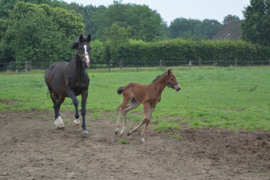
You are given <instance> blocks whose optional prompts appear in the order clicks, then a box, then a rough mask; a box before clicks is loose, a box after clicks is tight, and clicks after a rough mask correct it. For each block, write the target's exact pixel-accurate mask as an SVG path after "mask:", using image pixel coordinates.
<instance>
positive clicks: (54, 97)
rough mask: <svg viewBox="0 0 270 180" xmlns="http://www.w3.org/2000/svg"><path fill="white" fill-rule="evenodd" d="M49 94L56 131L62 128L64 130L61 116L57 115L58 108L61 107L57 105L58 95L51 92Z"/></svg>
mask: <svg viewBox="0 0 270 180" xmlns="http://www.w3.org/2000/svg"><path fill="white" fill-rule="evenodd" d="M50 94H51V99H52V101H53V104H54V106H53V108H54V113H55V116H54V117H55V120H54V125H55V126H56V128H58V129H63V128H65V124H64V122H63V119H62V118H61V116H60V114H59V107H60V105H61V104H60V105H59V102H58V98H59V95H58V94H56V92H55V91H53V90H51V91H50ZM61 103H62V102H61Z"/></svg>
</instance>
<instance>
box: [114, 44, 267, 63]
mask: <svg viewBox="0 0 270 180" xmlns="http://www.w3.org/2000/svg"><path fill="white" fill-rule="evenodd" d="M116 57H117V59H116V60H114V61H119V60H120V59H122V60H123V61H159V60H165V61H189V60H199V59H201V60H202V61H217V60H222V61H233V60H235V59H238V60H239V61H241V60H242V61H262V60H268V59H270V48H269V47H266V46H261V45H257V44H251V43H248V42H245V41H237V42H234V41H225V40H222V41H210V40H209V41H191V40H183V39H173V40H169V41H168V40H166V41H162V42H143V41H136V40H130V41H129V43H126V44H123V45H120V46H119V48H118V49H117V55H116Z"/></svg>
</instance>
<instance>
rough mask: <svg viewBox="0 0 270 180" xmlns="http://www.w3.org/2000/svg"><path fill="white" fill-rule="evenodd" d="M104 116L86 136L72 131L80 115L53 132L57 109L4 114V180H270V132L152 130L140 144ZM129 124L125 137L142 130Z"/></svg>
mask: <svg viewBox="0 0 270 180" xmlns="http://www.w3.org/2000/svg"><path fill="white" fill-rule="evenodd" d="M90 113H91V112H89V111H88V112H87V114H88V115H89V114H90ZM99 113H100V114H101V116H100V117H98V118H97V120H95V121H90V120H88V121H87V125H88V127H87V128H88V130H89V133H90V135H88V136H85V135H81V134H80V132H81V130H80V129H75V127H73V126H72V122H73V120H74V112H73V111H61V115H62V117H63V119H64V120H65V124H66V128H65V129H64V130H56V129H55V127H54V126H53V117H54V112H52V111H43V112H36V111H33V112H7V111H4V112H0V122H1V124H0V125H1V132H0V133H1V141H0V147H1V148H0V154H1V155H0V158H1V159H0V160H1V164H0V179H3V180H5V179H7V180H10V179H16V180H17V179H23V180H25V179H36V180H37V179H105V180H110V179H112V180H113V179H129V180H132V179H162V180H164V179H196V180H198V179H252V180H254V179H256V180H258V179H264V180H269V179H270V132H237V133H233V132H231V131H228V130H222V129H201V130H197V129H187V128H184V127H183V128H182V129H181V130H168V131H156V130H154V129H153V128H152V127H151V126H153V124H150V127H149V128H148V129H147V131H146V143H145V144H141V143H140V135H139V133H140V132H137V133H134V134H133V135H132V136H130V137H127V136H126V135H125V136H123V137H119V136H116V135H115V134H114V130H115V125H116V122H115V121H112V119H113V118H112V116H115V113H116V112H99ZM127 123H128V124H129V125H130V126H128V128H127V130H126V133H127V132H128V130H129V129H130V127H131V126H135V125H136V122H133V121H128V122H127ZM89 125H91V126H89ZM173 134H175V135H176V137H172V135H173ZM177 137H178V138H177ZM120 140H126V142H127V144H122V143H121V142H120Z"/></svg>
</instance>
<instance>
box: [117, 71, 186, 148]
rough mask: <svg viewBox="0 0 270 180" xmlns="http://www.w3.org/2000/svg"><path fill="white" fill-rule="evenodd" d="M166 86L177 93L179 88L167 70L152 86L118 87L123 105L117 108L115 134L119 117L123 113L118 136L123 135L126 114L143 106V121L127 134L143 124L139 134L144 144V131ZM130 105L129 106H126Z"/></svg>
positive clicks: (131, 85)
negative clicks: (121, 127) (121, 125)
mask: <svg viewBox="0 0 270 180" xmlns="http://www.w3.org/2000/svg"><path fill="white" fill-rule="evenodd" d="M166 86H168V87H170V88H172V89H175V90H176V91H179V90H180V89H181V87H180V86H179V84H178V82H177V80H176V78H175V76H174V75H173V70H172V69H169V70H168V72H166V73H164V74H162V75H160V76H157V78H156V79H155V80H154V81H153V83H152V84H148V85H141V84H138V83H129V84H128V85H127V86H125V87H120V88H119V89H118V90H117V93H118V94H121V93H122V92H123V103H122V104H121V105H120V106H119V107H118V108H117V114H118V121H117V125H116V130H115V134H116V135H117V134H118V131H119V128H120V115H121V111H123V129H122V131H121V132H120V136H122V135H123V133H124V130H125V129H126V114H127V112H128V111H130V110H132V109H135V108H137V107H138V106H139V105H140V104H143V106H144V113H143V120H142V122H141V123H140V124H139V125H138V126H136V127H135V128H134V129H132V130H131V131H129V132H128V134H127V135H128V136H129V135H131V134H132V133H133V132H136V131H137V130H138V129H139V128H140V127H141V126H142V125H143V124H145V126H144V129H143V131H142V133H141V137H142V138H141V141H142V143H144V142H145V138H144V134H145V130H146V128H147V126H148V124H149V122H150V119H151V115H152V113H153V111H154V109H155V107H156V105H157V103H159V102H160V100H161V94H162V91H163V90H164V88H165V87H166ZM128 104H130V105H129V106H127V105H128Z"/></svg>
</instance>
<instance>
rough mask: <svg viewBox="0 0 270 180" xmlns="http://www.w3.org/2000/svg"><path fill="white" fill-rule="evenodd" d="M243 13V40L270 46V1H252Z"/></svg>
mask: <svg viewBox="0 0 270 180" xmlns="http://www.w3.org/2000/svg"><path fill="white" fill-rule="evenodd" d="M243 13H244V17H245V21H244V23H242V30H243V39H244V40H245V41H250V42H252V43H257V44H261V45H265V46H270V28H269V27H270V0H250V5H249V6H247V7H246V8H245V10H244V11H243Z"/></svg>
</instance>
